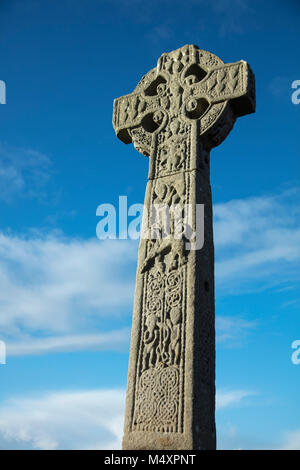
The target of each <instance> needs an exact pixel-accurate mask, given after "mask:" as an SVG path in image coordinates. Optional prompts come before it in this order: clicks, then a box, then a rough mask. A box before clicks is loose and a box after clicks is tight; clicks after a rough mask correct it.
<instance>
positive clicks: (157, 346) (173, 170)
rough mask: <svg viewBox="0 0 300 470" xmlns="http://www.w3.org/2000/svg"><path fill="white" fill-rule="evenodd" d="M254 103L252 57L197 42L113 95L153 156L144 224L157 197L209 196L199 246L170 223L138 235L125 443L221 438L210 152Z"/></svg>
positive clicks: (189, 444)
mask: <svg viewBox="0 0 300 470" xmlns="http://www.w3.org/2000/svg"><path fill="white" fill-rule="evenodd" d="M254 110H255V82H254V75H253V73H252V71H251V69H250V67H249V65H248V64H247V63H246V62H245V61H243V60H242V61H240V62H235V63H231V64H224V62H223V61H222V60H221V59H219V58H218V57H217V56H215V55H214V54H212V53H210V52H207V51H204V50H200V49H199V48H198V47H197V46H193V45H186V46H184V47H181V48H180V49H177V50H175V51H173V52H170V53H167V54H162V56H161V57H160V58H159V60H158V63H157V67H156V68H154V69H152V70H150V72H148V73H147V74H146V75H145V76H144V77H143V78H142V79H141V81H140V82H139V84H138V85H137V87H136V89H135V90H134V92H133V93H131V94H129V95H126V96H123V97H121V98H118V99H116V100H115V102H114V114H113V125H114V129H115V131H116V134H117V136H118V137H119V138H120V139H121V140H122V141H123V142H125V143H126V144H129V143H131V142H132V143H133V144H134V146H135V148H136V149H137V150H138V151H139V152H141V153H142V154H144V155H146V156H149V157H150V167H149V181H148V183H147V188H146V195H145V208H147V209H149V210H147V211H145V212H146V215H145V214H144V221H143V224H145V223H146V226H147V224H148V226H150V225H151V222H150V220H145V218H146V219H149V218H150V214H151V206H153V205H155V204H167V205H169V206H170V205H171V204H175V203H176V204H181V205H185V204H189V205H192V207H193V208H194V209H193V211H195V208H196V205H198V204H202V205H203V204H204V245H203V247H202V248H201V249H195V247H194V248H193V243H192V242H191V243H190V244H189V246H190V248H192V249H187V246H188V245H187V243H186V240H187V238H185V237H184V236H183V237H182V239H181V240H178V239H175V237H174V233H172V230H175V229H174V228H173V229H172V227H171V233H170V236H169V238H163V237H162V236H158V237H153V238H152V239H151V238H150V239H141V241H140V247H139V255H138V267H137V279H136V291H135V301H134V313H133V325H132V333H131V350H130V360H129V371H128V383H127V396H126V412H125V426H124V438H123V449H215V447H216V433H215V321H214V248H213V232H212V201H211V189H210V179H209V173H210V170H209V156H210V150H211V149H212V148H213V147H215V146H216V145H219V144H220V143H221V142H222V141H223V140H224V139H225V137H226V136H227V135H228V133H229V132H230V130H231V129H232V126H233V124H234V122H235V120H236V118H237V117H239V116H243V115H245V114H249V113H252V112H254ZM202 207H203V206H202ZM195 213H196V211H195ZM194 215H195V214H194ZM191 228H192V230H193V231H194V232H195V230H196V225H195V217H193V222H192V227H191Z"/></svg>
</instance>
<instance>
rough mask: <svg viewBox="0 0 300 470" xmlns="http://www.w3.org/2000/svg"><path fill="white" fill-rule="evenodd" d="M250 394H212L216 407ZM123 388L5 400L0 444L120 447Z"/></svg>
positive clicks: (1, 410)
mask: <svg viewBox="0 0 300 470" xmlns="http://www.w3.org/2000/svg"><path fill="white" fill-rule="evenodd" d="M251 394H252V393H251V392H247V391H243V390H231V391H225V392H222V391H221V392H219V393H217V408H218V409H224V408H226V407H229V406H234V405H239V406H241V402H242V400H243V399H244V398H246V397H248V396H249V395H251ZM124 405H125V391H124V390H120V389H112V390H111V389H109V390H103V389H98V390H71V391H60V392H52V393H44V394H43V395H41V396H31V397H26V398H24V397H23V398H22V397H17V398H11V399H9V400H6V401H4V402H2V403H1V405H0V448H3V449H24V448H26V449H29V448H33V449H120V448H121V438H122V434H123V417H124Z"/></svg>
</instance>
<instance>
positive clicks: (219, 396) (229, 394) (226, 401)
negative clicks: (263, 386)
mask: <svg viewBox="0 0 300 470" xmlns="http://www.w3.org/2000/svg"><path fill="white" fill-rule="evenodd" d="M252 395H256V393H255V392H253V391H249V390H220V391H217V393H216V409H217V410H221V409H223V408H227V407H230V406H235V405H239V404H240V403H241V401H242V400H243V399H244V398H246V397H249V396H252Z"/></svg>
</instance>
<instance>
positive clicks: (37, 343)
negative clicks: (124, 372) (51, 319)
mask: <svg viewBox="0 0 300 470" xmlns="http://www.w3.org/2000/svg"><path fill="white" fill-rule="evenodd" d="M129 338H130V329H129V328H122V329H120V330H114V331H108V332H104V333H96V334H82V335H61V336H49V337H45V338H44V337H41V338H33V337H29V338H27V339H25V340H24V339H21V340H18V341H15V342H8V343H7V345H6V348H7V349H6V352H7V355H9V356H24V355H29V354H30V355H33V354H49V353H58V352H70V351H82V350H84V351H89V350H93V351H95V350H97V351H111V350H113V351H128V348H129Z"/></svg>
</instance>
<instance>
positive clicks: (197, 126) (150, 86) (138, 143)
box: [113, 45, 255, 179]
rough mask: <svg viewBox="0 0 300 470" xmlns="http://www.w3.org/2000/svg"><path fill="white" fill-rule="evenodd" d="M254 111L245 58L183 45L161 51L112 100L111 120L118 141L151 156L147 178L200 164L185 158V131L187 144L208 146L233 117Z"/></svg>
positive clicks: (223, 132)
mask: <svg viewBox="0 0 300 470" xmlns="http://www.w3.org/2000/svg"><path fill="white" fill-rule="evenodd" d="M254 111H255V81H254V75H253V73H252V71H251V68H250V67H249V65H248V64H247V62H245V61H244V60H241V61H239V62H235V63H230V64H224V62H223V61H222V60H221V59H219V58H218V57H217V56H216V55H214V54H212V53H210V52H207V51H204V50H201V49H199V48H198V47H197V46H194V45H186V46H184V47H181V48H180V49H177V50H175V51H173V52H170V53H167V54H162V56H161V57H160V58H159V60H158V63H157V67H156V68H154V69H152V70H150V71H149V72H148V73H147V74H146V75H145V76H144V77H143V78H142V79H141V81H140V82H139V84H138V85H137V87H136V89H135V90H134V92H133V93H131V94H129V95H125V96H122V97H121V98H117V99H116V100H115V101H114V112H113V126H114V129H115V132H116V134H117V136H118V137H119V138H120V139H121V140H122V141H123V142H124V143H126V144H129V143H131V142H132V143H133V144H134V146H135V147H136V149H137V150H138V151H139V152H141V153H142V154H144V155H146V156H150V157H151V161H150V171H149V179H153V178H155V177H157V176H164V175H167V174H172V173H176V172H179V171H187V170H192V169H198V168H199V166H200V167H201V165H202V164H203V162H200V161H197V157H196V159H194V161H193V159H189V158H188V153H189V142H188V135H189V134H190V136H191V142H190V144H191V145H196V141H197V142H201V145H202V151H203V149H206V150H208V151H209V150H210V149H211V148H212V147H215V146H217V145H219V144H220V143H221V142H222V141H223V140H224V139H225V137H226V136H227V135H228V133H229V132H230V130H231V128H232V126H233V124H234V122H235V120H236V118H237V117H239V116H243V115H245V114H249V113H253V112H254ZM193 136H194V139H193V138H192V137H193ZM193 141H194V143H193ZM196 154H197V152H196ZM202 154H203V152H202Z"/></svg>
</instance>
